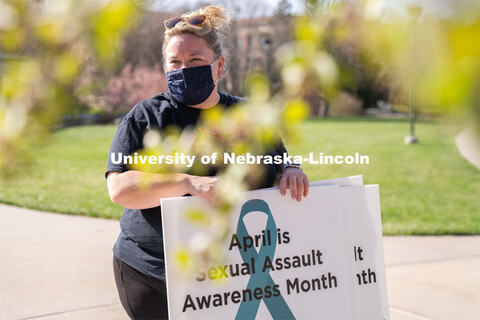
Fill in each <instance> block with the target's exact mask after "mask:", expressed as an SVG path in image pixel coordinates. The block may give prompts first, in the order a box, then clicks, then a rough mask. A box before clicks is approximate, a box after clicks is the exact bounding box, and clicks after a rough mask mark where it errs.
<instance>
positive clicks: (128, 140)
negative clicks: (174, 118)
mask: <svg viewBox="0 0 480 320" xmlns="http://www.w3.org/2000/svg"><path fill="white" fill-rule="evenodd" d="M145 127H146V125H142V122H139V121H135V119H134V118H133V117H129V116H127V117H125V118H124V119H123V121H122V122H121V123H120V125H119V126H118V128H117V132H116V133H115V136H114V137H113V140H112V144H111V146H110V151H109V153H108V163H107V170H106V171H105V177H107V174H108V172H110V171H114V172H125V171H128V170H129V169H128V168H127V166H126V165H125V164H124V162H123V157H124V156H128V155H130V154H132V153H133V152H135V151H137V150H140V149H142V147H143V134H144V130H145Z"/></svg>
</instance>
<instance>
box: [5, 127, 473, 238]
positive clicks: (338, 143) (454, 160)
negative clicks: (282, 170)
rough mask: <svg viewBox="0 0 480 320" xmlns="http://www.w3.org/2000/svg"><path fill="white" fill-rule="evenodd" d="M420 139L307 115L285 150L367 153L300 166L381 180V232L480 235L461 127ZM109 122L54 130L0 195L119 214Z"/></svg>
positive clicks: (314, 175)
mask: <svg viewBox="0 0 480 320" xmlns="http://www.w3.org/2000/svg"><path fill="white" fill-rule="evenodd" d="M416 129H417V130H416V131H417V132H416V133H417V137H418V138H419V140H420V144H418V145H409V146H407V145H404V144H403V138H404V136H405V135H406V134H407V133H408V123H407V122H405V121H394V120H370V119H329V120H311V121H308V122H306V123H304V124H302V126H301V128H300V129H299V130H300V131H301V132H302V133H303V136H304V139H303V141H302V142H299V143H296V144H295V145H287V149H288V150H289V152H290V153H291V154H301V155H306V154H308V153H309V152H314V153H319V152H323V153H324V154H325V155H326V154H332V155H336V154H339V155H348V154H354V153H355V152H358V153H360V154H364V155H368V156H369V157H370V164H369V165H305V166H304V169H305V172H306V173H307V174H308V175H309V178H310V180H311V181H314V180H321V179H330V178H336V177H341V176H347V175H357V174H362V175H363V176H364V182H365V184H379V185H380V200H381V206H382V220H383V231H384V234H480V171H479V170H477V169H476V168H475V167H474V166H472V165H471V164H469V163H468V162H467V161H466V160H464V159H463V158H462V157H461V156H460V155H459V153H458V151H457V149H456V146H455V144H454V137H455V135H456V133H458V131H459V130H460V128H459V127H457V126H454V125H448V124H439V123H432V122H421V123H418V124H417V127H416ZM114 133H115V127H114V126H88V127H75V128H69V129H64V130H60V131H58V132H56V133H55V134H54V136H53V139H52V140H51V141H49V144H48V145H47V146H39V147H38V150H36V156H37V161H36V163H35V164H34V165H33V166H32V167H31V168H28V169H25V171H24V172H23V173H22V174H21V175H19V176H17V177H16V178H15V179H14V180H12V181H9V182H5V181H4V182H2V183H0V202H4V203H9V204H14V205H18V206H22V207H29V208H34V209H39V210H45V211H53V212H63V213H69V214H82V215H89V216H99V217H107V218H119V217H120V216H121V212H122V210H121V207H119V206H116V205H114V204H112V203H111V202H110V199H109V197H108V193H107V188H106V182H105V179H104V170H105V166H106V161H107V156H108V148H109V146H110V142H111V139H112V137H113V135H114Z"/></svg>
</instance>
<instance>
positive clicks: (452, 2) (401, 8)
mask: <svg viewBox="0 0 480 320" xmlns="http://www.w3.org/2000/svg"><path fill="white" fill-rule="evenodd" d="M237 1H242V2H243V1H244V0H237ZM258 1H263V2H265V3H266V4H267V5H268V6H269V7H270V10H272V12H273V10H274V8H276V7H277V5H278V2H279V1H280V0H258ZM289 1H290V3H291V5H292V9H293V12H295V13H297V14H300V13H302V12H303V2H304V1H303V0H289ZM370 1H375V2H378V3H379V4H380V5H382V6H383V7H384V8H386V9H390V10H393V11H395V12H396V13H398V14H406V11H405V6H406V5H409V4H418V5H420V6H422V7H423V11H424V13H425V14H439V15H444V16H448V15H451V14H454V13H457V12H459V10H460V9H461V8H462V6H463V5H465V4H475V3H477V4H478V10H479V12H478V13H480V1H479V0H370ZM198 2H202V0H176V1H175V2H174V3H175V4H172V3H169V4H168V5H165V1H162V0H156V3H157V5H158V6H160V7H163V8H164V10H165V9H166V10H169V9H172V10H174V9H176V8H178V7H184V6H186V5H187V6H191V7H195V4H196V3H198ZM203 2H205V0H204V1H203ZM214 2H215V1H214V0H213V1H212V3H214Z"/></svg>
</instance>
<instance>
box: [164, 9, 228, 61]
mask: <svg viewBox="0 0 480 320" xmlns="http://www.w3.org/2000/svg"><path fill="white" fill-rule="evenodd" d="M195 15H206V16H207V17H208V18H207V21H206V22H205V23H204V24H203V25H202V26H200V27H196V26H192V25H190V24H188V23H186V22H184V21H180V22H179V23H177V24H176V25H175V27H173V28H172V29H170V30H165V39H164V40H163V47H162V52H163V64H164V65H165V49H166V47H167V45H168V43H169V41H170V40H171V39H172V38H173V37H174V36H178V35H181V34H185V33H190V34H193V35H195V36H197V37H200V38H203V39H205V41H206V43H207V46H208V47H209V48H210V49H212V50H213V53H214V54H215V57H216V58H217V59H218V58H219V57H220V56H222V55H225V50H224V48H225V47H226V41H227V37H226V36H225V34H226V33H227V32H228V30H229V28H230V14H229V12H228V11H227V10H226V9H225V8H224V7H222V6H207V7H202V8H200V9H198V10H196V11H193V12H189V13H185V14H183V15H182V18H185V17H191V16H195Z"/></svg>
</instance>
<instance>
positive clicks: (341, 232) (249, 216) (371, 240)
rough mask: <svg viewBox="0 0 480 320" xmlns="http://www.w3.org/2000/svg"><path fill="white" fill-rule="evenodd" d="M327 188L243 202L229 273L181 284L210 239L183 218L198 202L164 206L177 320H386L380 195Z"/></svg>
mask: <svg viewBox="0 0 480 320" xmlns="http://www.w3.org/2000/svg"><path fill="white" fill-rule="evenodd" d="M361 183H362V179H361V177H350V178H342V179H335V180H327V181H323V182H322V181H319V182H314V183H312V184H311V188H310V193H309V195H308V197H307V198H305V199H303V200H302V201H301V202H300V203H299V202H296V201H295V200H292V199H291V198H290V197H289V196H281V195H280V193H279V191H278V190H276V189H269V190H258V191H251V192H246V193H244V195H243V197H242V199H241V200H240V201H239V202H238V204H237V205H236V206H235V208H234V209H233V210H232V212H231V220H230V234H229V235H228V237H227V241H226V242H225V243H224V245H223V248H221V250H222V251H223V253H224V254H225V256H226V260H225V262H224V263H223V264H222V265H215V266H205V267H203V268H201V269H198V270H195V271H194V272H192V274H191V275H187V277H186V279H185V277H180V276H179V274H178V271H177V269H176V266H175V263H174V255H175V252H176V250H177V249H178V248H182V247H187V246H188V245H189V244H191V242H192V239H195V237H196V236H197V235H198V234H199V233H201V232H205V230H203V229H201V228H200V227H198V226H196V225H193V224H191V223H190V222H188V221H187V220H186V219H185V218H184V214H185V212H187V211H188V210H189V209H191V208H192V207H197V206H205V207H206V204H205V202H204V201H203V200H202V199H199V198H196V197H182V198H170V199H163V200H162V219H163V232H164V246H165V257H166V275H167V291H168V305H169V316H170V318H171V319H351V318H371V319H388V318H389V314H388V301H387V292H386V283H385V272H384V269H385V267H384V261H383V246H382V233H381V222H380V205H379V196H378V186H363V185H361Z"/></svg>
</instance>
